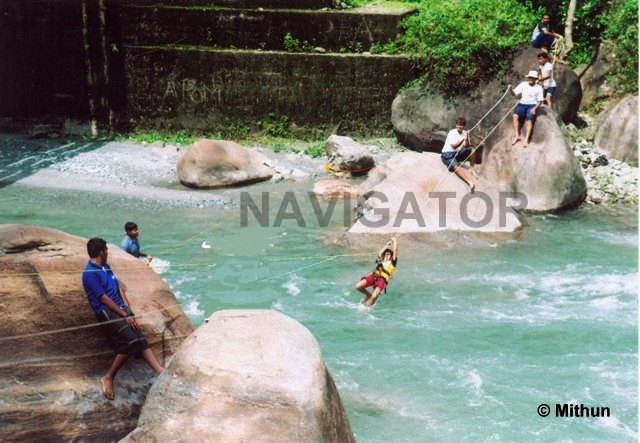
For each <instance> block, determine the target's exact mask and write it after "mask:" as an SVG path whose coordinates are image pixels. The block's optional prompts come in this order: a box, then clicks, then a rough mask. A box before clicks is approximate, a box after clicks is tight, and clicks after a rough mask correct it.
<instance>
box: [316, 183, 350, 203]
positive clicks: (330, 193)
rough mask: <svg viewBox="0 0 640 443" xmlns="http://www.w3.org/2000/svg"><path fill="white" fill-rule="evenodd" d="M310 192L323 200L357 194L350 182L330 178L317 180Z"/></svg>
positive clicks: (341, 198)
mask: <svg viewBox="0 0 640 443" xmlns="http://www.w3.org/2000/svg"><path fill="white" fill-rule="evenodd" d="M312 192H313V193H314V194H316V195H318V196H320V197H322V198H323V199H325V200H331V199H337V200H343V199H345V198H355V197H356V196H357V194H356V191H355V188H354V187H353V186H352V185H351V184H349V183H347V182H343V181H341V180H334V179H331V178H329V179H324V180H319V181H317V182H316V183H315V184H314V185H313V191H312Z"/></svg>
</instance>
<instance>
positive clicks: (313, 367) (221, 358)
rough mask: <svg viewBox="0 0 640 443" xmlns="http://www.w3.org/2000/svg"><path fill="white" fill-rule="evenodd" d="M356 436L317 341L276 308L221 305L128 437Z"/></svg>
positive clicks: (156, 388)
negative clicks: (236, 308) (238, 308)
mask: <svg viewBox="0 0 640 443" xmlns="http://www.w3.org/2000/svg"><path fill="white" fill-rule="evenodd" d="M123 441H124V442H137V441H212V442H242V441H246V442H294V441H295V442H303V441H305V442H336V443H337V442H345V443H349V442H354V441H355V439H354V437H353V434H352V432H351V427H350V425H349V421H348V418H347V415H346V413H345V411H344V408H343V406H342V402H341V401H340V396H339V394H338V391H337V389H336V387H335V384H334V382H333V380H332V378H331V375H330V374H329V372H328V371H327V369H326V367H325V365H324V362H323V360H322V355H321V353H320V347H319V346H318V342H317V341H316V340H315V338H314V337H313V336H312V335H311V333H310V332H309V331H308V330H307V329H306V328H304V327H303V326H302V325H300V323H298V322H296V321H295V320H293V319H291V318H289V317H287V316H285V315H283V314H280V313H278V312H276V311H266V310H229V311H219V312H217V313H215V314H214V315H213V316H211V318H210V319H209V320H208V323H205V324H204V325H202V326H201V327H200V328H198V330H196V331H195V332H194V333H193V334H192V335H191V336H190V337H189V338H188V339H187V340H186V341H185V342H184V344H183V345H182V347H181V348H180V350H179V351H178V352H177V353H176V355H175V356H174V357H173V359H172V360H171V362H170V363H169V366H168V367H167V370H166V371H165V372H164V373H163V374H162V375H161V376H160V377H158V379H157V380H156V382H155V383H154V385H153V387H152V388H151V390H150V392H149V395H148V396H147V400H146V402H145V404H144V407H143V409H142V413H141V415H140V420H139V421H138V427H137V428H136V429H135V430H134V431H133V432H131V434H129V435H128V436H127V438H125V439H124V440H123Z"/></svg>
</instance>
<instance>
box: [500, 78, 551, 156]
mask: <svg viewBox="0 0 640 443" xmlns="http://www.w3.org/2000/svg"><path fill="white" fill-rule="evenodd" d="M537 81H538V72H537V71H529V73H528V74H527V81H526V82H522V83H520V84H519V85H518V86H516V87H515V89H514V87H513V85H509V86H508V87H507V90H508V91H509V93H510V94H511V95H512V96H513V97H520V101H519V102H518V106H516V109H515V111H514V112H513V116H512V118H511V119H512V122H513V140H512V141H511V144H512V145H515V144H516V143H518V142H519V141H520V121H521V120H524V129H525V139H524V145H523V146H524V147H525V148H526V147H527V146H528V145H529V141H530V140H531V133H532V132H533V124H534V123H535V122H536V113H537V112H538V108H539V107H540V105H541V104H542V102H543V101H544V92H543V91H542V86H540V85H538V84H536V82H537Z"/></svg>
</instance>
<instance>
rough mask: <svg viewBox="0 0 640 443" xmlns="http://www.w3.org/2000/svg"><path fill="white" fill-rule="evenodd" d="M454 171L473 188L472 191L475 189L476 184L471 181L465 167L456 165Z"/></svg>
mask: <svg viewBox="0 0 640 443" xmlns="http://www.w3.org/2000/svg"><path fill="white" fill-rule="evenodd" d="M453 172H455V173H456V175H457V176H458V177H460V178H461V179H462V181H463V182H465V183H466V184H467V185H468V186H469V188H471V192H473V191H475V189H476V185H475V183H473V182H472V181H471V178H470V177H469V175H468V174H467V171H465V170H464V168H462V167H461V166H456V168H455V169H454V170H453Z"/></svg>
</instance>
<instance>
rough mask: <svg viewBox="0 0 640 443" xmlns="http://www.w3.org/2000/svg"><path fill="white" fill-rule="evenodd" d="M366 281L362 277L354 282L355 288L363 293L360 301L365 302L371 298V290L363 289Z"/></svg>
mask: <svg viewBox="0 0 640 443" xmlns="http://www.w3.org/2000/svg"><path fill="white" fill-rule="evenodd" d="M366 285H367V281H366V280H364V279H362V280H360V281H359V282H358V283H357V284H356V289H357V290H358V291H360V292H362V293H363V294H364V297H362V299H361V300H360V303H365V302H367V301H368V300H369V299H370V298H371V292H369V291H367V290H366V289H365V286H366Z"/></svg>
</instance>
